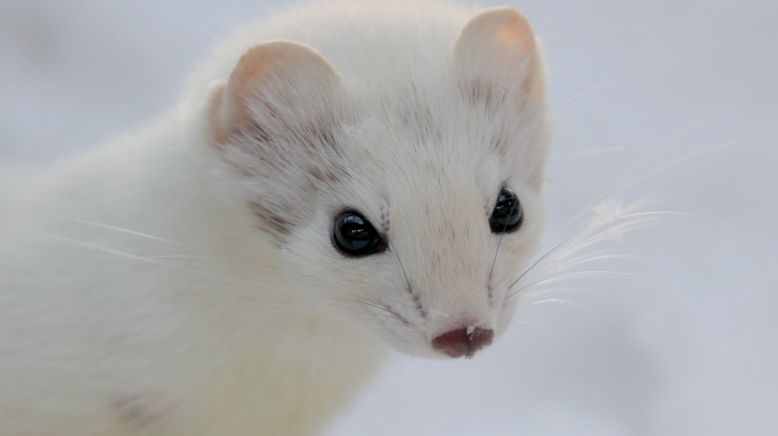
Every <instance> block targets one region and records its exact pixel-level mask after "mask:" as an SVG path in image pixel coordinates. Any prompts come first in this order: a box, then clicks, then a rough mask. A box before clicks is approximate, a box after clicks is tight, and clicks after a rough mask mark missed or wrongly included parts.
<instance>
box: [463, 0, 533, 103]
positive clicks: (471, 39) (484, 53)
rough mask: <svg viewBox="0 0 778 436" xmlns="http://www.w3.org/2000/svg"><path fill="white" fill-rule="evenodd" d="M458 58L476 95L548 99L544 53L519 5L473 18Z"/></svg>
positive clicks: (465, 77) (530, 100)
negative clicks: (518, 7)
mask: <svg viewBox="0 0 778 436" xmlns="http://www.w3.org/2000/svg"><path fill="white" fill-rule="evenodd" d="M455 58H456V60H457V62H458V64H459V67H460V71H461V73H462V75H463V79H464V80H465V84H466V86H468V87H470V88H473V89H472V91H474V92H475V93H476V94H480V95H488V94H497V95H499V94H502V95H505V94H507V95H511V96H513V97H515V98H517V99H520V100H522V101H523V102H524V103H530V104H533V103H534V104H538V103H542V102H543V101H544V100H545V98H546V95H545V93H546V92H545V91H546V89H545V88H546V86H545V63H544V60H543V53H542V51H541V47H540V44H539V41H538V39H537V38H536V37H535V33H534V32H533V31H532V27H531V26H530V24H529V22H528V21H527V19H526V18H525V17H524V15H523V14H522V13H521V12H519V10H518V9H516V8H513V7H496V8H489V9H486V10H484V11H481V12H480V13H478V14H477V15H475V16H474V17H473V18H471V19H470V21H469V22H468V23H467V24H466V25H465V27H464V28H463V29H462V33H461V34H460V35H459V39H458V40H457V43H456V48H455Z"/></svg>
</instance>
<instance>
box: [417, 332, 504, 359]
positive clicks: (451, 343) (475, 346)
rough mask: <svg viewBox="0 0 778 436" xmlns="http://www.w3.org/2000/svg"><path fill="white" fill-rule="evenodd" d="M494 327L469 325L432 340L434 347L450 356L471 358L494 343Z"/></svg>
mask: <svg viewBox="0 0 778 436" xmlns="http://www.w3.org/2000/svg"><path fill="white" fill-rule="evenodd" d="M492 339H494V331H493V330H492V329H487V328H482V327H477V326H467V327H462V328H460V329H456V330H452V331H450V332H447V333H443V334H442V335H440V336H438V337H436V338H435V339H433V340H432V347H433V348H434V349H436V350H438V351H440V352H442V353H444V354H446V355H448V356H449V357H453V358H457V357H463V356H464V357H465V358H468V359H469V358H471V357H473V356H474V355H475V353H476V352H477V351H479V350H481V349H482V348H484V347H486V346H488V345H489V344H491V343H492Z"/></svg>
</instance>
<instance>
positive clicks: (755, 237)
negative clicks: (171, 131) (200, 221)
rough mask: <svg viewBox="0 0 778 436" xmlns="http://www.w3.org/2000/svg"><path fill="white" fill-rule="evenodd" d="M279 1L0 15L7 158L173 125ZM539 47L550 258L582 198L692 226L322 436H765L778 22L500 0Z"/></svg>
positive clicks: (775, 213) (665, 5) (612, 2)
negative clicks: (185, 99) (211, 65)
mask: <svg viewBox="0 0 778 436" xmlns="http://www.w3.org/2000/svg"><path fill="white" fill-rule="evenodd" d="M286 3H287V2H280V1H262V0H229V1H219V2H216V1H204V0H202V1H192V0H167V1H165V2H158V1H152V0H135V1H132V2H130V1H125V2H117V1H115V2H103V1H97V0H91V1H85V0H68V1H67V2H63V1H59V0H0V11H2V12H1V13H0V59H2V61H0V159H2V160H3V161H5V162H12V161H18V160H22V161H34V162H41V161H44V160H46V161H48V160H54V159H62V158H65V157H67V156H69V155H72V154H73V153H76V152H78V151H79V150H83V149H86V148H88V147H93V146H96V145H98V144H99V143H100V142H102V141H104V140H106V139H108V138H110V137H111V136H113V135H116V134H118V133H122V132H127V131H130V130H132V129H134V128H136V127H138V126H140V125H141V124H143V123H144V122H146V121H148V120H150V119H152V118H153V117H154V116H155V115H156V114H158V113H160V112H162V111H163V110H165V109H166V108H168V107H170V106H171V105H172V104H173V103H174V101H175V99H176V96H177V94H178V93H179V92H180V90H181V89H182V84H183V83H184V81H185V80H186V78H187V75H188V74H189V73H190V72H191V71H192V69H193V68H194V67H195V66H196V65H197V63H198V61H199V60H201V59H202V58H203V57H204V56H206V55H207V54H208V53H209V51H210V49H211V48H212V47H213V45H214V44H215V43H216V42H217V41H218V40H219V38H221V37H224V36H226V35H228V34H229V33H230V31H231V30H233V29H234V27H235V26H237V25H239V24H243V23H246V22H249V21H251V20H252V19H253V18H254V17H257V16H261V15H263V14H267V13H270V12H271V11H274V10H277V9H279V8H280V7H283V6H284V5H285V4H286ZM505 3H508V4H514V5H515V6H518V7H519V8H521V9H522V10H524V11H525V13H526V14H527V15H528V16H529V17H530V19H531V21H532V22H533V23H534V26H535V29H536V31H537V33H539V34H540V35H541V36H542V37H543V39H544V43H545V47H546V50H547V56H548V62H549V65H550V75H551V79H550V84H551V96H552V106H553V112H554V114H555V116H556V118H557V120H558V129H559V130H558V136H557V141H556V145H555V147H556V148H555V150H554V153H553V159H552V162H551V165H550V168H549V185H548V199H549V200H548V201H549V210H550V219H551V225H550V227H549V231H548V234H547V236H546V242H547V244H548V245H547V246H553V244H554V243H555V242H557V241H560V240H562V238H564V237H566V236H567V235H569V233H570V231H571V229H572V230H574V229H575V228H576V226H577V225H578V224H579V221H580V222H581V223H583V224H585V220H586V219H587V218H586V216H584V217H583V219H582V220H576V222H575V223H574V225H573V226H567V225H566V223H567V222H568V221H569V220H570V219H571V218H573V217H575V216H577V214H578V212H579V211H580V210H582V209H583V210H584V211H587V210H588V208H590V207H591V204H592V202H593V201H594V200H596V199H598V198H601V197H604V198H607V199H608V201H610V202H611V203H612V204H624V205H630V204H635V203H638V204H640V205H641V207H642V208H643V209H644V210H668V211H678V212H684V215H679V216H672V217H668V218H665V219H662V220H660V221H659V222H658V223H657V224H655V225H653V226H652V227H649V228H647V229H644V230H640V231H638V232H636V233H632V234H629V235H626V236H625V237H624V239H623V240H622V241H620V242H619V243H617V244H610V245H607V246H606V248H607V250H608V251H610V252H617V253H623V254H629V255H632V256H634V257H632V258H629V259H625V260H619V261H607V262H602V263H600V264H599V265H598V266H597V267H596V268H595V269H605V270H616V271H623V272H628V273H630V275H629V276H626V277H620V278H611V277H607V278H606V277H600V276H597V277H592V278H586V277H580V278H576V279H575V280H571V281H569V282H567V283H565V287H574V288H575V290H567V291H564V290H562V291H553V292H552V293H549V294H548V295H551V297H549V298H544V299H540V300H536V302H535V304H530V305H527V306H526V307H523V308H522V309H521V310H520V311H519V313H518V314H517V317H516V319H515V322H514V323H513V325H512V326H511V328H510V330H509V331H508V333H507V334H506V335H505V336H504V337H503V338H502V339H501V340H500V341H498V342H497V343H495V345H494V346H492V347H491V348H490V349H489V350H486V351H485V352H483V353H481V354H480V355H479V356H478V357H477V358H476V359H473V360H469V361H455V362H431V361H426V360H419V359H412V358H404V357H397V358H395V359H394V361H393V362H392V363H391V364H390V365H389V367H388V368H387V369H386V371H384V372H383V373H382V375H381V377H380V378H379V380H378V382H377V383H375V384H374V385H372V386H371V387H370V388H369V389H367V390H366V391H365V392H364V393H362V394H361V395H360V397H359V399H358V401H357V402H356V403H355V404H354V405H353V407H351V408H350V409H349V411H348V412H347V413H346V414H344V415H343V416H342V417H340V418H339V419H338V420H337V421H336V422H335V423H334V425H333V426H332V428H330V429H329V433H328V434H329V435H331V436H338V435H368V434H369V435H517V434H520V435H733V434H743V435H775V434H778V272H776V270H777V269H778V267H777V266H776V260H778V256H776V254H775V252H776V249H777V248H778V230H776V229H777V228H778V176H776V172H778V171H777V170H778V83H776V78H778V3H776V2H774V1H768V0H743V1H739V2H732V1H724V0H708V1H699V0H654V1H650V2H637V1H622V0H590V1H580V0H556V1H547V0H521V1H514V0H505V1H504V2H503V4H505Z"/></svg>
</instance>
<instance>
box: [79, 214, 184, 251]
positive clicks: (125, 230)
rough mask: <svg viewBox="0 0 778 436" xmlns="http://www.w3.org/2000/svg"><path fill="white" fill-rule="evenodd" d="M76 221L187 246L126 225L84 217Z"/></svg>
mask: <svg viewBox="0 0 778 436" xmlns="http://www.w3.org/2000/svg"><path fill="white" fill-rule="evenodd" d="M74 221H75V222H77V223H79V224H86V225H90V226H95V227H102V228H105V229H109V230H114V231H117V232H121V233H126V234H128V235H133V236H139V237H141V238H147V239H153V240H155V241H161V242H167V243H168V244H174V245H180V246H185V245H184V244H181V243H179V242H176V241H172V240H170V239H166V238H162V237H160V236H154V235H150V234H148V233H143V232H138V231H135V230H130V229H127V228H124V227H118V226H112V225H110V224H105V223H99V222H96V221H90V220H82V219H76V220H74Z"/></svg>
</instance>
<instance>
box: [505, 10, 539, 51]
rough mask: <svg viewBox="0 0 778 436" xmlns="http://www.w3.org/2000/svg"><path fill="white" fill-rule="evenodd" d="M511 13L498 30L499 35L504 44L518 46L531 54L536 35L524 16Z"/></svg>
mask: <svg viewBox="0 0 778 436" xmlns="http://www.w3.org/2000/svg"><path fill="white" fill-rule="evenodd" d="M511 15H512V16H511V18H510V19H509V20H508V22H507V23H505V24H503V26H502V28H501V29H500V30H499V31H498V32H497V36H498V38H499V39H500V40H501V42H502V43H503V44H504V45H506V46H508V47H510V48H517V49H518V50H519V51H520V52H521V53H523V54H525V55H529V54H531V53H532V52H533V49H534V43H535V35H534V34H533V33H532V29H531V28H530V27H529V24H528V23H527V21H526V20H525V19H524V18H523V17H521V16H520V15H516V14H511Z"/></svg>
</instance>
